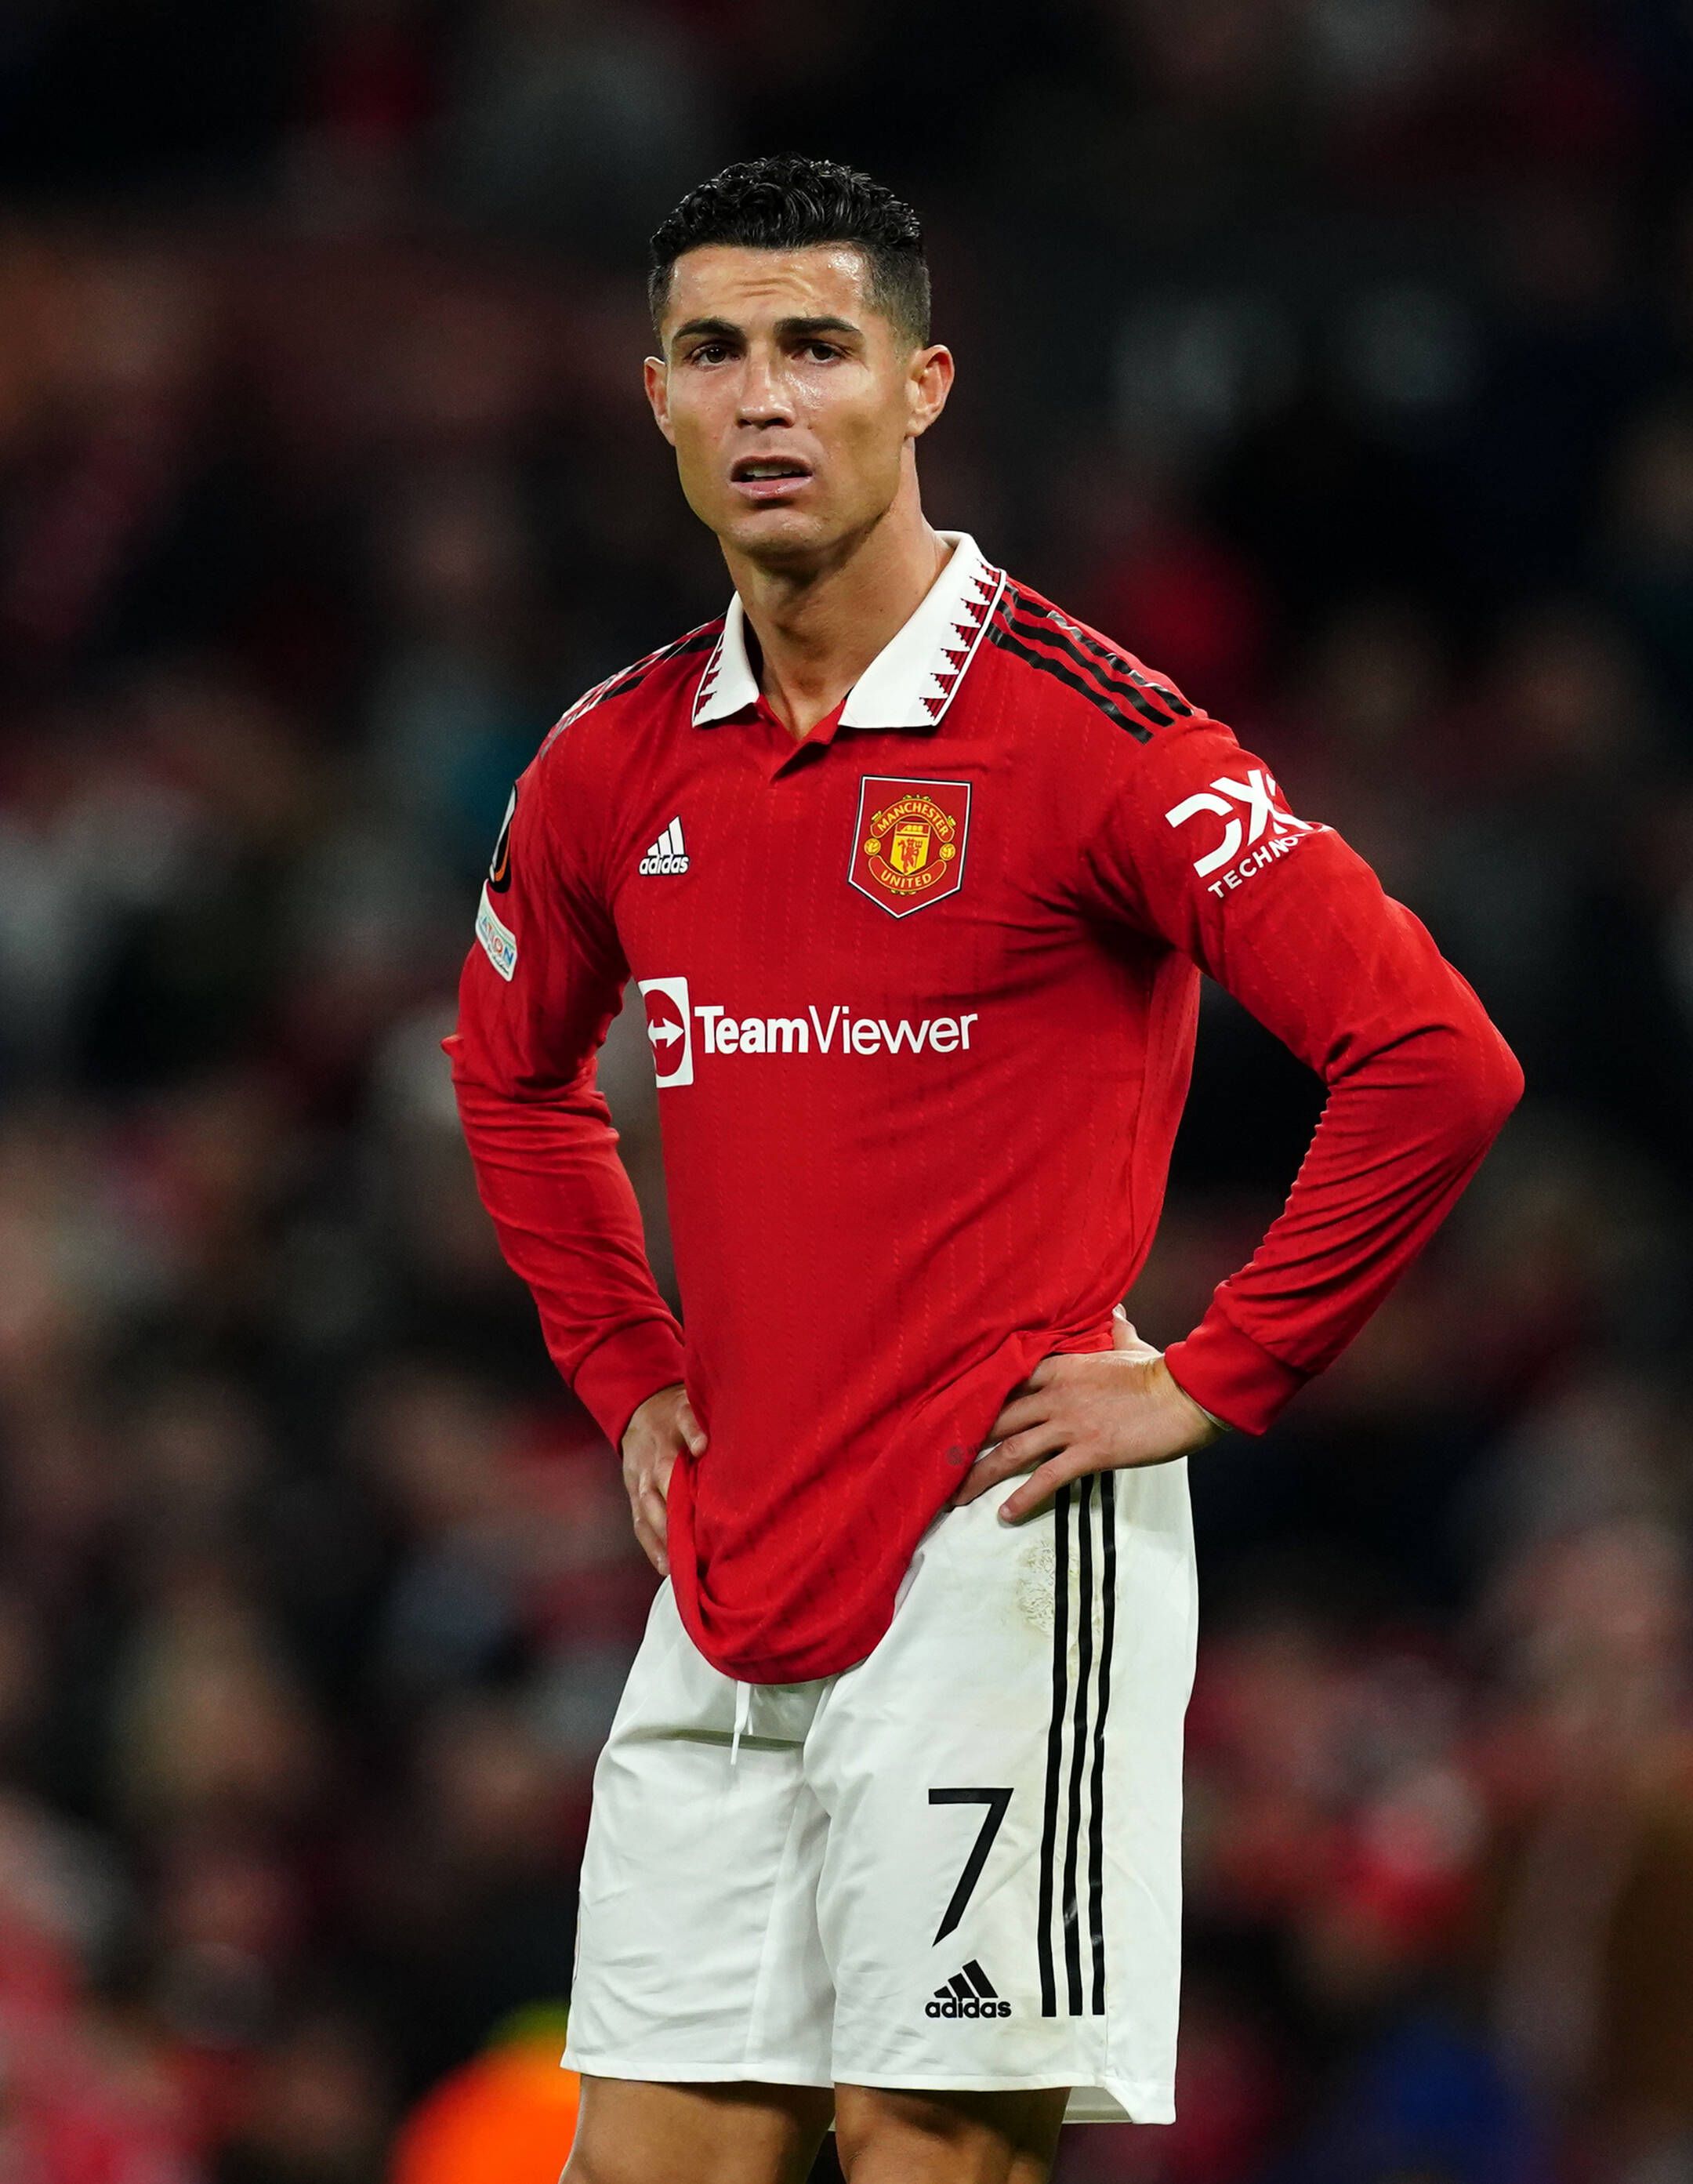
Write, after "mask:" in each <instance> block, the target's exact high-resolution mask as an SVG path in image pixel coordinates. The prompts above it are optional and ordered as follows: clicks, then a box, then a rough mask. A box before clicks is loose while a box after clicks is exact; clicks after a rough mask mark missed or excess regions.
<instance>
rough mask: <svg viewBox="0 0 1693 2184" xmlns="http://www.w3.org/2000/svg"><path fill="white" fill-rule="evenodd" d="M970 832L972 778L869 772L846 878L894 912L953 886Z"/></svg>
mask: <svg viewBox="0 0 1693 2184" xmlns="http://www.w3.org/2000/svg"><path fill="white" fill-rule="evenodd" d="M969 833H970V783H968V782H967V781H902V780H898V779H894V778H893V777H889V776H888V775H885V774H875V773H872V774H866V776H865V777H864V779H863V781H862V782H860V784H859V791H858V827H857V832H856V833H855V837H854V839H853V845H852V862H851V864H850V865H849V866H848V868H847V878H848V880H849V883H851V885H852V886H854V887H855V888H856V889H858V891H859V893H860V894H867V895H868V896H869V897H870V900H872V902H877V903H880V904H881V905H882V907H883V910H885V911H887V912H888V916H889V917H910V916H911V912H912V911H914V910H922V909H923V908H924V907H925V905H927V904H929V903H932V902H938V901H939V900H941V898H942V897H943V896H944V895H949V894H957V892H958V889H959V888H960V886H961V883H962V882H963V878H964V852H965V849H966V844H967V841H968V838H969Z"/></svg>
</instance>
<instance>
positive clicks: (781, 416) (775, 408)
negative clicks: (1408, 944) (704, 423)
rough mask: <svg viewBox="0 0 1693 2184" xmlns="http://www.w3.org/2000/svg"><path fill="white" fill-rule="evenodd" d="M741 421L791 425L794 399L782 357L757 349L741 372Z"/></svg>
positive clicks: (744, 423) (755, 423) (756, 423)
mask: <svg viewBox="0 0 1693 2184" xmlns="http://www.w3.org/2000/svg"><path fill="white" fill-rule="evenodd" d="M738 421H739V422H740V423H741V424H743V425H791V424H792V423H793V422H794V402H793V397H792V393H791V391H790V390H789V387H788V381H787V376H786V374H785V373H784V372H783V371H782V366H781V359H779V358H777V357H772V356H769V355H766V354H762V353H761V352H760V351H758V350H754V351H753V352H752V353H751V354H749V356H748V358H747V361H746V368H745V370H743V373H742V375H741V401H740V411H739V417H738Z"/></svg>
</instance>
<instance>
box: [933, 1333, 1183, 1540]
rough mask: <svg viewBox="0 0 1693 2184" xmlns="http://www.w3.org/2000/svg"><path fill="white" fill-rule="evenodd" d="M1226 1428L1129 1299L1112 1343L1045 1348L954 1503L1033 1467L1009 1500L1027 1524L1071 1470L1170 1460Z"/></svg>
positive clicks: (1010, 1518)
mask: <svg viewBox="0 0 1693 2184" xmlns="http://www.w3.org/2000/svg"><path fill="white" fill-rule="evenodd" d="M1222 1432H1223V1428H1222V1427H1221V1426H1220V1425H1218V1424H1217V1422H1216V1421H1215V1419H1213V1418H1211V1416H1210V1415H1209V1414H1208V1413H1207V1412H1205V1411H1202V1410H1201V1409H1200V1407H1199V1405H1198V1404H1197V1403H1196V1402H1195V1401H1194V1399H1193V1397H1192V1396H1189V1395H1187V1394H1186V1393H1184V1392H1183V1390H1182V1389H1181V1388H1179V1387H1178V1385H1177V1384H1176V1382H1175V1380H1174V1379H1172V1377H1171V1373H1170V1370H1169V1368H1168V1367H1167V1365H1166V1364H1165V1362H1164V1353H1163V1351H1161V1350H1155V1349H1154V1348H1153V1347H1152V1346H1151V1344H1150V1342H1143V1341H1142V1340H1141V1339H1140V1337H1139V1335H1138V1334H1136V1333H1135V1331H1134V1329H1133V1327H1132V1326H1131V1325H1130V1324H1129V1322H1128V1318H1127V1317H1126V1315H1125V1314H1124V1313H1123V1312H1122V1309H1121V1307H1119V1309H1118V1311H1117V1315H1116V1318H1115V1320H1114V1322H1113V1324H1112V1327H1111V1348H1110V1349H1109V1350H1092V1351H1074V1352H1068V1351H1066V1353H1064V1354H1063V1355H1061V1356H1059V1357H1043V1358H1042V1360H1041V1361H1040V1362H1039V1365H1037V1366H1036V1367H1035V1368H1034V1370H1033V1372H1032V1373H1030V1374H1029V1376H1028V1378H1027V1379H1026V1380H1025V1381H1024V1382H1023V1384H1022V1386H1021V1387H1020V1388H1016V1389H1013V1390H1012V1391H1011V1396H1010V1397H1009V1398H1008V1399H1007V1401H1006V1403H1005V1408H1004V1409H1003V1410H1002V1411H1001V1412H1000V1415H999V1417H998V1418H995V1419H994V1423H993V1424H992V1425H991V1426H990V1427H989V1429H988V1445H987V1446H986V1447H984V1448H983V1451H982V1453H981V1454H980V1456H978V1457H977V1459H976V1461H975V1463H972V1465H971V1467H970V1469H969V1471H968V1472H967V1473H966V1475H965V1480H964V1484H963V1485H962V1486H961V1487H960V1489H959V1490H958V1492H957V1494H956V1495H955V1496H954V1497H953V1499H954V1504H955V1506H956V1507H961V1506H962V1504H964V1503H965V1502H974V1501H975V1500H976V1499H977V1496H980V1495H983V1494H985V1493H986V1492H987V1490H988V1489H989V1487H990V1486H996V1485H998V1484H999V1482H1000V1480H1001V1479H1010V1478H1011V1476H1012V1475H1013V1474H1014V1473H1016V1472H1019V1471H1027V1472H1029V1473H1030V1474H1032V1475H1031V1477H1030V1478H1029V1479H1028V1481H1027V1484H1026V1485H1022V1486H1020V1487H1019V1488H1018V1489H1017V1490H1016V1493H1015V1494H1013V1495H1011V1496H1008V1497H1007V1499H1006V1500H1005V1502H1004V1503H1002V1505H1001V1507H1000V1521H1001V1523H1003V1524H1020V1523H1021V1522H1022V1519H1023V1518H1025V1517H1032V1516H1033V1515H1034V1514H1035V1513H1036V1512H1037V1511H1038V1510H1041V1509H1044V1507H1046V1505H1047V1503H1048V1502H1050V1500H1051V1499H1052V1497H1053V1496H1054V1495H1055V1493H1056V1492H1057V1491H1058V1490H1059V1488H1060V1487H1061V1486H1062V1485H1064V1484H1065V1482H1066V1480H1068V1479H1080V1478H1081V1477H1083V1474H1085V1473H1088V1472H1090V1471H1117V1470H1133V1469H1136V1468H1139V1466H1140V1465H1142V1464H1146V1463H1171V1462H1172V1461H1173V1460H1174V1458H1175V1457H1178V1456H1191V1455H1192V1454H1193V1453H1194V1451H1195V1450H1196V1449H1201V1448H1205V1447H1206V1446H1209V1444H1210V1443H1211V1442H1212V1441H1214V1440H1217V1439H1218V1438H1219V1437H1220V1436H1221V1435H1222Z"/></svg>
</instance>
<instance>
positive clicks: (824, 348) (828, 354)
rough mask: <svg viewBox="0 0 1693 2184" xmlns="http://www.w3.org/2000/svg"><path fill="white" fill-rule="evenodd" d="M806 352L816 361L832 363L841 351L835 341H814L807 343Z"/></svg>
mask: <svg viewBox="0 0 1693 2184" xmlns="http://www.w3.org/2000/svg"><path fill="white" fill-rule="evenodd" d="M805 354H807V355H808V356H809V357H810V358H811V359H812V360H813V362H814V363H821V364H832V363H833V361H834V359H836V358H837V357H838V355H839V354H840V351H839V350H838V348H836V347H835V345H834V343H833V342H826V341H814V342H807V343H805Z"/></svg>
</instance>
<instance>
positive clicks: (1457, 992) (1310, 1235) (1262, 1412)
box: [1166, 975, 1523, 1433]
mask: <svg viewBox="0 0 1693 2184" xmlns="http://www.w3.org/2000/svg"><path fill="white" fill-rule="evenodd" d="M1445 1014H1446V1015H1447V1017H1448V1019H1449V1020H1448V1021H1445V1022H1435V1023H1425V1024H1423V1026H1421V1027H1419V1028H1417V1030H1415V1031H1412V1032H1410V1033H1408V1034H1406V1035H1405V1036H1403V1037H1401V1038H1399V1039H1395V1040H1394V1041H1393V1042H1391V1043H1390V1044H1389V1045H1384V1047H1382V1048H1381V1049H1380V1050H1378V1051H1376V1052H1374V1053H1372V1054H1369V1055H1368V1056H1366V1057H1364V1058H1363V1059H1362V1060H1361V1061H1356V1062H1355V1063H1354V1064H1353V1065H1352V1066H1351V1067H1348V1068H1347V1069H1346V1070H1345V1072H1344V1073H1341V1074H1339V1075H1337V1076H1335V1077H1334V1078H1331V1079H1330V1081H1329V1085H1328V1100H1327V1101H1326V1102H1325V1104H1324V1106H1323V1114H1322V1117H1321V1119H1320V1121H1319V1123H1318V1124H1317V1133H1316V1135H1315V1136H1314V1137H1313V1139H1312V1145H1311V1150H1310V1151H1309V1152H1308V1153H1307V1155H1306V1159H1305V1161H1304V1162H1303V1164H1302V1166H1301V1167H1300V1172H1299V1175H1298V1178H1297V1179H1296V1180H1295V1184H1294V1187H1293V1190H1292V1191H1291V1193H1290V1194H1289V1198H1288V1202H1287V1205H1286V1207H1285V1208H1284V1211H1283V1212H1282V1213H1281V1215H1280V1216H1279V1217H1278V1219H1277V1220H1276V1221H1275V1223H1273V1225H1272V1227H1271V1228H1270V1229H1269V1230H1268V1232H1267V1234H1266V1235H1265V1238H1264V1240H1263V1242H1262V1244H1261V1245H1260V1246H1259V1248H1258V1250H1257V1251H1256V1253H1255V1254H1254V1256H1253V1257H1252V1259H1251V1261H1250V1264H1249V1265H1247V1266H1245V1267H1244V1268H1242V1269H1241V1270H1240V1272H1239V1273H1237V1274H1234V1275H1232V1276H1231V1277H1230V1278H1229V1279H1228V1281H1226V1282H1224V1283H1223V1284H1222V1286H1221V1287H1220V1288H1219V1289H1218V1290H1217V1292H1216V1295H1214V1297H1213V1298H1212V1301H1211V1308H1210V1310H1209V1311H1208V1312H1206V1315H1205V1317H1204V1318H1203V1319H1202V1320H1201V1321H1200V1324H1199V1325H1198V1327H1197V1328H1195V1330H1194V1332H1193V1333H1192V1334H1190V1335H1189V1337H1188V1338H1187V1339H1186V1340H1184V1341H1182V1342H1178V1343H1174V1344H1172V1346H1171V1347H1170V1349H1169V1350H1168V1351H1167V1353H1166V1362H1167V1364H1168V1366H1169V1368H1170V1371H1171V1373H1172V1376H1173V1377H1174V1378H1175V1379H1176V1380H1177V1382H1178V1384H1179V1385H1180V1386H1181V1387H1182V1388H1183V1390H1185V1391H1186V1392H1187V1393H1188V1394H1189V1396H1192V1397H1193V1399H1194V1401H1195V1402H1196V1403H1199V1404H1200V1405H1201V1406H1202V1407H1203V1408H1204V1409H1206V1411H1208V1412H1211V1414H1212V1415H1213V1416H1214V1417H1216V1418H1221V1419H1222V1420H1223V1421H1224V1422H1225V1423H1226V1424H1229V1425H1233V1426H1237V1427H1239V1428H1240V1429H1243V1430H1244V1431H1245V1432H1248V1433H1261V1432H1262V1431H1263V1430H1264V1429H1265V1428H1266V1427H1267V1426H1268V1425H1269V1424H1271V1423H1272V1421H1273V1419H1274V1418H1275V1417H1276V1416H1277V1414H1278V1412H1280V1410H1281V1409H1282V1407H1283V1406H1284V1404H1285V1403H1286V1402H1287V1401H1289V1399H1290V1398H1291V1397H1292V1396H1294V1395H1295V1394H1297V1392H1298V1391H1299V1390H1300V1388H1301V1387H1303V1385H1305V1383H1306V1380H1307V1379H1310V1378H1311V1377H1312V1374H1313V1373H1319V1372H1321V1371H1322V1370H1323V1368H1324V1367H1325V1366H1327V1365H1328V1364H1330V1363H1332V1362H1333V1361H1334V1358H1335V1357H1338V1356H1339V1353H1340V1351H1342V1350H1343V1349H1345V1346H1346V1345H1347V1344H1348V1343H1349V1342H1350V1341H1351V1340H1352V1338H1353V1336H1354V1335H1355V1334H1357V1332H1358V1330H1359V1329H1360V1328H1362V1325H1363V1324H1364V1323H1365V1321H1366V1320H1367V1318H1369V1317H1370V1315H1371V1313H1372V1312H1374V1310H1375V1309H1376V1307H1377V1306H1378V1304H1379V1303H1380V1302H1381V1301H1382V1299H1383V1298H1384V1296H1385V1295H1386V1294H1387V1292H1388V1290H1389V1289H1390V1288H1391V1287H1392V1285H1393V1284H1394V1283H1395V1281H1397V1280H1398V1279H1399V1277H1400V1276H1401V1274H1402V1273H1404V1272H1405V1270H1406V1268H1407V1267H1408V1266H1409V1265H1410V1264H1411V1262H1412V1260H1413V1259H1414V1258H1415V1257H1416V1256H1417V1253H1418V1252H1419V1251H1421V1250H1422V1249H1423V1245H1425V1244H1426V1243H1427V1242H1428V1240H1429V1238H1430V1237H1431V1236H1432V1235H1433V1234H1434V1231H1435V1229H1437V1228H1438V1227H1439V1226H1440V1223H1441V1222H1442V1221H1443V1220H1444V1219H1445V1216H1446V1214H1447V1212H1449V1211H1450V1210H1451V1206H1452V1205H1453V1203H1454V1201H1456V1198H1457V1197H1458V1195H1459V1194H1460V1193H1461V1192H1462V1190H1463V1188H1464V1186H1465V1184H1467V1183H1468V1181H1469V1179H1470V1178H1471V1177H1472V1176H1473V1174H1474V1173H1475V1170H1476V1168H1477V1167H1478V1166H1479V1163H1480V1162H1481V1159H1482V1157H1483V1156H1484V1154H1485V1152H1486V1151H1487V1149H1488V1147H1489V1145H1491V1144H1492V1142H1493V1140H1494V1139H1495V1137H1496V1136H1497V1134H1498V1133H1499V1130H1500V1128H1501V1127H1502V1125H1503V1123H1504V1122H1505V1118H1506V1116H1507V1115H1508V1114H1509V1113H1510V1112H1511V1110H1512V1107H1513V1106H1515V1105H1516V1103H1517V1100H1518V1097H1519V1096H1520V1095H1521V1092H1522V1089H1523V1077H1522V1072H1521V1070H1520V1069H1519V1068H1518V1065H1517V1061H1516V1059H1515V1057H1514V1056H1512V1052H1511V1050H1510V1049H1509V1048H1508V1047H1507V1046H1506V1044H1505V1042H1504V1040H1503V1039H1501V1038H1500V1036H1499V1034H1498V1033H1497V1032H1496V1031H1495V1029H1494V1028H1493V1026H1492V1025H1491V1024H1490V1022H1489V1021H1488V1019H1487V1017H1486V1016H1485V1014H1484V1011H1482V1009H1481V1007H1480V1005H1479V1003H1478V1002H1477V1001H1476V1000H1475V997H1474V995H1472V994H1471V993H1470V992H1469V989H1468V988H1467V986H1465V985H1463V983H1462V981H1461V980H1459V979H1457V978H1456V976H1455V975H1454V976H1453V978H1452V981H1451V1007H1450V1008H1449V1010H1447V1011H1445Z"/></svg>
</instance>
